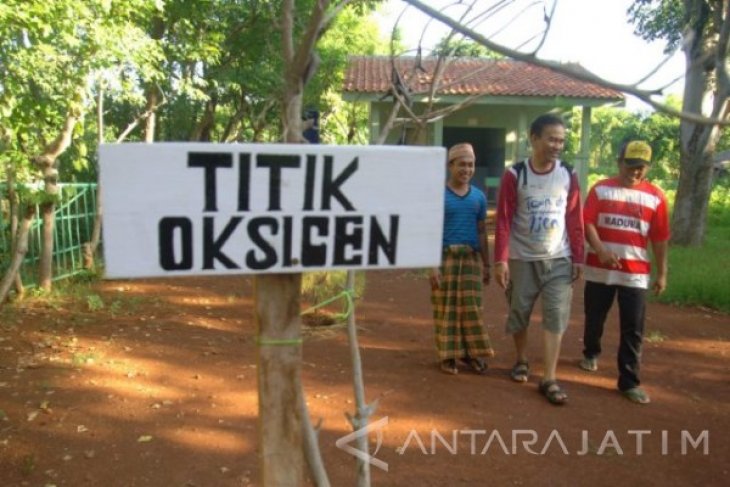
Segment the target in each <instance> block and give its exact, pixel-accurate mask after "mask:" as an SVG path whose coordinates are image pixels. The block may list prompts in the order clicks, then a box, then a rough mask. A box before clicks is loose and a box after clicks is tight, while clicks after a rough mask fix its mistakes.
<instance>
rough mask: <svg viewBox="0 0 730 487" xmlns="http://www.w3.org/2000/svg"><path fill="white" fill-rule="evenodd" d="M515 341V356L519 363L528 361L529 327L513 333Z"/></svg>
mask: <svg viewBox="0 0 730 487" xmlns="http://www.w3.org/2000/svg"><path fill="white" fill-rule="evenodd" d="M512 338H513V339H514V341H515V356H516V358H517V362H518V363H523V364H524V363H527V328H525V329H524V330H520V331H518V332H516V333H514V334H513V335H512Z"/></svg>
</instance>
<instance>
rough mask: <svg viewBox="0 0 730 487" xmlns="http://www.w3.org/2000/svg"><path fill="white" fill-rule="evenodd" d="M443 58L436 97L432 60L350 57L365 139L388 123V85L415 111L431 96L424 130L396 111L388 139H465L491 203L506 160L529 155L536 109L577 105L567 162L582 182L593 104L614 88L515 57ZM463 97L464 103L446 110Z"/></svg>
mask: <svg viewBox="0 0 730 487" xmlns="http://www.w3.org/2000/svg"><path fill="white" fill-rule="evenodd" d="M445 61H446V62H443V61H442V75H441V76H440V78H439V79H440V81H439V82H438V83H437V86H436V89H435V90H434V95H433V97H429V96H428V93H429V91H430V90H431V86H432V84H433V83H432V80H433V79H434V72H435V71H436V70H437V69H439V67H438V66H439V64H438V58H435V57H428V58H423V59H419V58H416V57H398V58H391V57H390V56H351V57H350V58H349V59H348V66H347V71H346V74H345V80H344V87H343V97H344V99H345V100H347V101H351V102H365V103H367V104H368V105H369V108H370V110H369V113H370V115H369V128H370V143H376V141H377V140H378V137H379V134H380V132H381V129H382V128H383V127H384V126H386V124H387V123H388V118H389V116H390V112H391V111H392V107H393V104H394V98H395V97H394V96H393V94H392V91H391V90H393V86H394V85H396V86H397V88H396V89H397V90H398V91H399V93H401V94H402V95H404V99H407V100H409V102H410V110H412V111H413V113H416V114H420V113H423V112H424V110H425V109H426V107H427V104H428V103H429V102H431V103H432V108H431V109H429V110H428V112H430V113H436V114H435V116H433V117H431V118H430V119H429V120H428V123H427V124H426V126H425V130H417V129H416V127H417V126H416V124H414V123H413V122H412V121H411V118H410V117H409V116H408V115H409V114H408V113H407V111H406V110H404V109H401V110H400V112H399V113H398V114H397V115H396V119H395V121H396V122H400V127H398V128H396V130H392V131H391V133H390V135H389V137H388V138H387V139H386V143H390V144H397V143H408V144H428V145H436V146H444V147H450V146H451V145H453V144H455V143H458V142H470V143H471V144H472V145H473V146H474V151H475V153H476V156H477V164H476V166H477V168H476V174H475V178H474V182H475V184H477V185H479V186H481V187H482V189H487V192H488V198H489V200H490V201H491V202H494V201H495V191H496V186H497V185H498V182H499V178H500V177H501V175H502V173H503V172H504V168H505V166H508V165H511V164H513V163H514V162H516V161H519V160H522V159H523V158H525V157H526V156H527V155H528V154H529V144H528V142H529V139H528V135H527V133H528V131H529V124H530V122H531V121H532V120H533V119H534V118H535V117H536V116H538V115H540V114H542V113H546V112H558V113H562V112H568V111H570V110H572V108H573V107H576V106H580V107H582V120H581V127H580V132H581V139H580V151H579V154H580V155H579V157H578V158H577V160H572V161H569V162H570V163H571V164H573V165H574V166H575V167H576V169H577V170H578V173H579V175H580V176H581V180H582V181H583V184H582V186H583V188H585V186H586V185H585V177H586V167H587V159H588V154H589V150H588V149H589V141H590V116H591V108H592V107H596V106H601V105H607V104H620V103H623V101H624V96H623V95H622V94H621V93H620V92H618V91H615V90H612V89H608V88H604V87H602V86H599V85H596V84H593V83H588V82H585V81H580V80H576V79H574V78H571V77H569V76H567V75H565V74H561V73H559V72H557V71H553V70H550V69H548V68H543V67H539V66H534V65H531V64H528V63H525V62H521V61H514V60H509V59H486V58H448V59H446V60H445ZM391 80H393V81H394V82H391ZM437 81H438V80H437ZM463 103H467V104H468V106H467V107H465V108H461V109H459V110H456V111H453V112H452V113H447V112H448V110H450V109H453V108H454V107H455V106H457V105H459V104H463ZM396 125H398V123H396ZM414 138H416V139H417V140H414Z"/></svg>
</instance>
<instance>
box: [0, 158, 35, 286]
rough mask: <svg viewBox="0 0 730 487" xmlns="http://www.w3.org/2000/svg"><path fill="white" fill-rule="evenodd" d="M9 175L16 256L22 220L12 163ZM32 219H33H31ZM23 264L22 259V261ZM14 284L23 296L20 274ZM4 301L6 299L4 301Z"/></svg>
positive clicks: (12, 228)
mask: <svg viewBox="0 0 730 487" xmlns="http://www.w3.org/2000/svg"><path fill="white" fill-rule="evenodd" d="M7 175H8V202H9V203H10V239H11V242H12V246H11V254H15V250H16V246H17V244H16V242H17V238H18V225H19V223H18V220H19V219H20V204H19V198H18V193H17V191H15V167H14V166H13V165H12V163H8V165H7ZM31 218H32V217H31ZM21 263H22V259H21ZM13 284H14V285H15V292H16V293H17V294H18V296H21V297H22V296H23V294H24V293H25V288H24V287H23V279H22V277H21V275H20V272H16V273H15V278H14V279H13ZM2 300H4V298H3V299H2Z"/></svg>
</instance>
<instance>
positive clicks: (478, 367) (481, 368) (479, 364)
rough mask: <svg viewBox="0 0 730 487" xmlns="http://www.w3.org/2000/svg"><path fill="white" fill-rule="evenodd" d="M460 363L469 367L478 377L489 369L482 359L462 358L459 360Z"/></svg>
mask: <svg viewBox="0 0 730 487" xmlns="http://www.w3.org/2000/svg"><path fill="white" fill-rule="evenodd" d="M461 361H462V362H464V363H465V364H466V365H468V366H469V367H471V370H473V371H474V372H476V373H477V374H479V375H484V374H486V373H487V369H488V368H489V366H488V365H487V362H486V361H485V360H484V359H482V358H473V357H464V358H462V359H461Z"/></svg>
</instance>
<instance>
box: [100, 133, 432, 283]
mask: <svg viewBox="0 0 730 487" xmlns="http://www.w3.org/2000/svg"><path fill="white" fill-rule="evenodd" d="M445 159H446V154H445V149H443V148H437V147H394V146H378V147H371V146H326V145H298V144H209V143H160V144H113V145H112V144H109V145H102V146H101V147H100V148H99V162H100V171H101V174H100V179H99V180H100V182H101V186H102V203H103V209H104V256H105V260H106V274H107V277H111V278H125V277H153V276H171V275H191V274H199V275H205V274H224V273H229V274H247V273H264V272H280V273H288V272H302V271H308V270H320V269H370V268H394V267H430V266H435V265H438V264H439V263H440V260H441V236H442V225H443V199H444V198H443V191H444V167H445Z"/></svg>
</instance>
